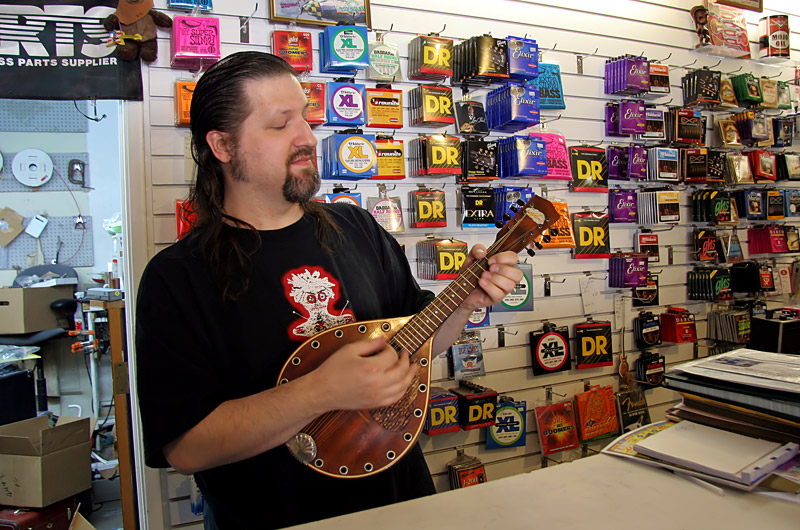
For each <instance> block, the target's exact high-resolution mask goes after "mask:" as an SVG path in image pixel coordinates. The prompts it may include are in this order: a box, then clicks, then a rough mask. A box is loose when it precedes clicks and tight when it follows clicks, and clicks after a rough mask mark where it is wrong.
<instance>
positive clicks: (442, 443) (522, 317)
mask: <svg viewBox="0 0 800 530" xmlns="http://www.w3.org/2000/svg"><path fill="white" fill-rule="evenodd" d="M696 3H698V2H697V1H696V0H672V1H669V2H649V1H637V0H608V1H606V2H602V3H598V2H588V1H572V2H558V1H555V0H554V1H547V0H545V1H538V2H528V1H514V0H495V1H493V2H485V1H476V0H439V1H437V2H435V3H432V2H423V1H420V0H378V1H373V2H371V6H372V26H373V28H378V29H383V30H386V29H388V28H389V27H390V26H392V27H393V29H392V32H391V33H390V34H389V35H388V36H387V37H386V40H387V41H388V42H392V43H395V44H397V45H398V46H399V48H400V53H401V56H402V72H403V75H404V76H405V74H406V71H407V68H406V66H407V65H406V58H407V45H408V42H409V40H410V39H412V38H413V37H414V36H416V35H417V34H425V33H429V32H435V31H440V30H441V29H442V28H443V27H445V26H446V28H445V30H444V31H443V33H442V34H443V36H446V37H451V38H455V39H465V38H468V37H470V36H473V35H480V34H483V33H487V32H490V33H491V34H492V35H494V36H505V35H518V36H519V35H525V34H527V36H528V37H530V38H534V39H536V40H537V41H538V43H539V46H540V47H541V48H542V49H543V50H545V52H544V58H543V60H544V62H550V63H558V64H559V65H560V66H561V71H562V77H563V83H564V91H565V95H566V105H567V108H566V110H563V111H552V110H551V111H543V113H542V114H543V117H544V118H545V119H548V118H555V117H557V116H559V115H560V116H561V119H560V120H559V121H557V122H554V123H551V124H550V126H549V130H551V131H552V130H558V131H560V132H561V133H562V134H564V135H565V137H566V139H567V143H568V145H575V144H578V143H580V142H581V141H588V142H599V141H600V140H605V141H606V144H607V143H608V142H609V141H610V139H607V138H605V137H604V129H603V106H604V104H605V102H606V101H607V98H606V97H605V96H604V95H603V67H604V62H605V60H606V59H607V58H609V57H614V56H618V55H621V54H625V53H632V54H639V53H643V54H644V55H646V56H647V57H649V58H651V59H664V58H666V57H667V56H670V57H669V59H667V60H666V61H665V62H666V63H668V64H670V65H671V66H672V68H671V85H672V94H671V95H670V97H672V98H673V99H674V102H673V104H676V103H677V104H679V103H680V99H681V96H680V85H679V83H680V77H681V76H682V75H683V74H684V73H685V71H686V70H685V69H684V68H680V66H682V65H688V64H690V63H691V64H692V67H701V66H714V67H715V68H717V69H719V70H721V71H723V72H729V71H733V70H735V69H737V68H739V66H742V67H743V71H752V72H753V73H754V74H756V75H762V74H763V75H776V74H780V76H781V78H782V79H784V80H785V79H788V78H790V76H791V72H790V69H789V68H788V67H786V66H784V67H782V68H776V67H766V66H762V65H759V64H756V63H754V62H751V61H738V60H732V59H721V60H719V59H718V58H717V57H710V56H704V55H699V54H696V53H694V52H693V49H694V45H695V43H696V35H695V32H694V25H693V23H692V20H691V17H690V15H689V10H690V8H691V7H692V6H693V5H695V4H696ZM157 4H158V5H160V6H161V7H162V8H163V7H164V6H165V1H164V0H161V1H160V2H157ZM765 4H766V8H767V10H765V13H764V14H768V13H771V12H774V11H777V12H788V13H790V14H791V15H792V16H791V19H790V26H791V27H793V28H798V27H800V19H798V15H800V8H798V7H797V3H796V2H794V1H792V0H780V1H778V0H774V1H773V0H766V1H765ZM255 5H256V4H255V2H252V1H245V0H231V1H227V2H224V3H222V2H220V3H217V4H216V12H215V13H214V14H215V15H216V16H218V17H219V18H220V21H221V27H222V40H223V43H222V54H223V55H227V54H230V53H233V52H235V51H240V50H252V49H255V50H262V51H270V45H269V42H270V35H271V31H272V30H273V29H285V28H286V25H283V24H279V25H272V24H271V23H270V22H269V21H268V19H267V16H268V15H267V7H266V6H265V4H264V3H262V2H259V3H258V4H257V5H258V8H257V10H256V13H255V16H254V17H253V18H252V19H251V21H250V24H251V31H250V44H242V43H240V42H239V24H240V22H239V16H249V15H250V14H251V13H252V12H253V9H254V7H255ZM170 14H171V15H176V14H178V13H177V12H170ZM759 16H760V15H758V14H749V15H748V20H749V21H750V22H751V24H750V30H751V39H750V40H751V41H753V40H755V36H754V35H755V30H756V23H757V21H758V18H759ZM302 29H303V30H305V31H311V32H312V33H314V34H316V33H317V32H318V31H319V29H318V28H315V27H310V26H306V27H302ZM371 37H374V34H371ZM314 42H315V43H316V38H315V39H314ZM792 42H793V43H794V47H795V48H794V51H793V54H794V55H795V57H798V53H800V51H798V49H797V47H798V43H800V34H798V33H794V34H793V35H792ZM169 51H170V50H169V39H168V36H167V34H165V33H162V34H161V36H160V38H159V58H158V60H157V61H156V63H154V64H153V65H152V66H151V67H150V68H146V69H145V70H144V75H145V83H146V85H147V87H146V92H147V94H148V95H147V97H146V101H145V109H144V111H143V116H144V120H145V129H146V133H145V135H144V143H145V145H144V151H145V153H146V154H147V155H148V158H146V160H145V167H146V169H145V176H144V177H145V183H144V188H145V194H146V195H147V204H146V208H147V220H148V234H147V241H148V251H149V253H150V254H153V253H154V252H156V251H158V250H160V249H162V248H164V247H166V246H168V245H169V244H170V243H171V242H172V241H174V239H175V219H174V201H175V200H176V199H178V198H183V197H185V195H186V193H187V190H188V185H187V182H186V181H185V177H184V137H185V130H184V129H180V128H176V127H174V125H173V120H174V112H173V92H174V88H173V86H174V83H175V81H176V80H178V79H181V78H184V77H186V75H187V72H185V71H181V70H175V69H172V68H170V66H169ZM318 51H319V50H317V49H316V47H315V50H314V59H315V65H318V63H319V60H318V59H319V57H318ZM578 54H582V55H586V58H585V61H584V73H583V74H578V73H577V63H576V59H577V57H576V56H577V55H578ZM670 54H671V55H670ZM718 60H719V61H720V63H719V64H717V63H718ZM314 70H315V71H318V67H317V66H315V69H314ZM332 77H333V76H327V75H319V74H313V75H312V76H311V79H312V80H331V78H332ZM358 79H359V80H363V74H359V76H358ZM415 85H416V84H415V83H414V82H408V81H399V82H396V83H394V87H395V88H401V89H403V90H404V91H406V92H407V91H408V90H410V89H411V88H413V87H414V86H415ZM367 86H374V84H373V82H370V81H367ZM455 92H456V94H458V90H457V89H456V90H455ZM486 92H487V90H481V89H478V90H475V91H474V92H473V95H474V97H477V98H478V99H481V98H482V97H484V96H485V94H486ZM668 99H669V98H665V99H664V100H662V101H661V102H662V103H667V102H668ZM406 105H407V98H406ZM405 119H406V121H408V113H407V111H406V114H405ZM333 129H334V128H332V127H325V126H322V127H319V128H317V129H315V134H316V135H317V136H318V138H320V139H321V138H324V137H326V136H328V135H329V134H331V132H332V131H333ZM533 130H538V129H536V128H534V129H533ZM441 131H442V130H439V132H441ZM418 132H425V133H431V129H422V128H413V127H408V126H406V127H405V128H404V129H402V130H401V131H399V132H398V133H397V137H400V138H403V139H405V140H409V139H411V138H413V137H415V136H416V134H417V133H418ZM449 132H453V131H452V128H451V129H449ZM493 136H496V135H493ZM417 183H425V184H429V185H434V186H439V187H442V186H443V187H444V189H445V191H446V192H447V202H448V209H447V216H448V227H447V228H443V229H436V230H430V229H427V230H426V229H407V231H406V232H405V234H402V235H399V236H398V240H399V241H400V242H401V243H405V245H406V252H407V255H408V257H409V260H411V262H412V269H414V261H415V260H416V254H415V249H414V244H415V243H416V241H417V240H419V239H421V238H424V237H425V234H426V233H430V232H432V233H435V234H437V235H447V236H453V237H456V238H458V239H461V240H464V241H467V242H468V243H470V244H473V243H477V242H482V243H488V242H491V241H492V240H493V239H494V232H495V231H494V230H491V229H465V230H462V229H461V228H460V227H459V226H458V223H457V214H458V212H457V211H456V204H457V202H456V198H455V189H456V186H455V184H454V180H453V179H452V177H448V178H444V179H442V178H438V179H437V178H407V179H405V180H403V181H399V182H396V183H395V182H391V183H389V187H391V185H394V184H396V185H397V188H396V190H395V192H394V193H393V195H399V196H400V197H401V198H403V200H404V201H405V200H406V197H407V192H408V191H409V190H411V189H414V188H415V187H416V184H417ZM332 184H333V183H332V182H330V181H325V182H324V183H323V191H331V188H332ZM543 184H546V185H547V187H548V188H549V189H550V198H554V199H561V200H565V201H567V202H568V204H569V206H570V210H571V211H572V212H574V211H577V210H580V209H581V207H583V206H590V207H592V208H595V209H601V208H603V207H605V206H606V200H607V198H606V196H605V195H602V194H591V193H572V192H569V191H567V190H566V187H565V185H564V184H562V183H559V182H554V181H536V182H532V185H533V187H534V190H535V191H537V192H538V191H541V186H542V185H543ZM620 184H622V185H623V187H628V186H630V185H629V184H627V183H620ZM782 185H783V184H782ZM679 188H680V189H681V190H684V191H685V190H686V187H685V186H679ZM357 191H359V192H361V193H362V195H363V197H364V198H366V197H368V196H376V195H377V192H376V184H375V183H374V182H359V183H358V188H357ZM681 215H682V218H683V219H684V220H688V219H689V215H690V210H689V204H688V200H687V196H686V193H685V192H684V193H682V208H681ZM406 221H407V219H406ZM635 228H636V227H635V226H625V225H619V224H617V225H612V229H611V247H612V248H620V249H622V250H631V248H632V246H633V234H634V232H635ZM690 231H691V228H690V226H689V223H688V222H684V223H683V224H682V225H681V226H680V227H678V228H676V229H674V230H672V231H669V232H663V233H661V234H660V236H661V242H662V245H672V246H673V247H674V249H675V261H674V263H673V264H671V265H667V264H665V263H664V261H665V260H666V256H665V255H666V251H665V250H662V264H661V265H659V267H658V269H661V271H662V272H661V276H660V281H661V304H662V306H661V307H660V308H658V311H659V312H660V311H661V310H663V309H665V308H666V306H667V305H676V304H677V305H680V306H682V307H686V308H688V309H689V310H690V311H693V312H695V313H696V314H697V318H698V322H697V327H698V336H700V337H703V338H704V337H705V336H706V316H705V315H706V311H707V310H708V304H705V303H700V302H690V301H688V300H687V299H686V290H685V285H684V283H685V275H686V271H687V270H690V269H691V267H692V265H691V263H690V262H689V254H688V253H687V252H688V250H689V247H690V245H689V233H690ZM523 256H524V254H523ZM532 261H533V263H534V264H535V271H534V273H535V280H534V282H533V288H534V294H535V298H536V309H535V311H533V312H529V313H518V314H505V315H502V316H501V317H500V319H499V320H496V321H494V322H493V324H495V325H493V326H492V327H489V328H486V329H484V330H482V331H481V335H482V337H483V338H484V339H485V343H484V354H485V362H486V369H487V372H488V373H487V375H486V376H485V377H483V378H480V379H479V380H478V382H479V383H480V384H482V385H485V386H488V387H491V388H494V389H496V390H498V391H499V392H501V393H503V394H508V395H512V396H513V397H514V398H515V399H521V400H526V401H527V406H528V410H529V411H532V410H533V408H534V407H535V406H538V405H541V404H544V402H545V394H546V387H551V388H552V389H553V390H554V392H556V393H558V394H563V395H565V396H568V397H569V396H572V395H574V394H575V393H576V392H580V391H582V390H583V387H584V384H585V383H591V384H612V385H614V386H615V387H616V386H617V376H616V375H615V374H616V368H615V367H607V368H594V369H589V370H580V371H579V370H571V371H569V372H565V373H562V374H559V375H551V376H546V377H537V378H534V377H532V373H531V368H530V366H531V361H530V351H529V350H530V349H529V347H528V344H527V333H528V332H529V331H531V330H536V329H540V328H541V324H542V321H543V320H545V319H548V320H550V321H555V322H557V323H558V324H560V325H562V324H564V325H569V326H570V328H572V325H573V324H575V323H576V322H579V321H582V320H583V319H584V315H583V309H582V306H581V301H580V297H579V295H580V288H579V284H578V279H579V278H580V277H581V276H583V274H584V271H589V272H591V273H592V274H593V275H595V276H600V277H604V276H605V275H606V273H607V270H608V260H604V259H598V260H574V259H573V258H572V257H571V255H570V253H569V251H565V250H563V251H559V250H555V251H544V252H539V253H537V256H536V257H535V258H534V259H533V260H532ZM543 274H550V275H551V276H553V279H554V280H555V281H559V282H560V281H561V280H562V279H563V280H565V281H564V283H555V284H554V285H553V294H552V296H551V297H550V298H544V296H543V295H544V293H543V289H544V279H543V278H542V275H543ZM421 283H422V284H423V286H424V287H426V288H430V289H432V290H435V291H438V290H441V289H442V288H443V287H444V286H445V285H446V283H443V282H421ZM615 294H618V293H616V290H614V289H609V288H608V287H607V283H605V282H603V287H602V289H601V297H602V300H603V303H604V304H605V307H606V308H607V309H606V311H604V312H603V313H602V314H596V313H595V314H594V315H593V316H594V318H595V319H606V320H611V321H612V322H615V333H614V336H613V341H614V352H615V353H619V352H620V350H621V349H622V347H623V343H624V348H625V350H626V351H627V352H628V355H629V357H628V359H629V361H630V362H632V361H633V360H634V359H635V358H636V356H637V355H638V353H637V352H636V351H635V350H634V348H633V339H632V336H631V333H630V329H631V325H630V322H631V320H630V319H631V314H632V313H629V314H628V315H627V316H626V317H625V318H624V319H623V322H616V321H614V314H613V311H614V310H613V301H614V296H615ZM626 303H627V304H628V305H629V304H630V301H629V300H628V301H627V302H626ZM497 323H501V324H503V325H504V327H505V330H506V331H508V332H510V334H506V335H505V346H504V347H500V346H499V333H500V332H499V331H498V328H497V326H496V324H497ZM623 325H624V331H621V330H620V328H621V327H622V326H623ZM571 331H572V329H571ZM707 345H708V342H706V341H705V340H702V341H700V342H699V346H700V347H699V354H700V355H705V352H706V347H707ZM693 346H694V345H692V344H684V345H675V344H665V345H663V346H662V347H660V348H658V351H659V352H661V353H663V354H664V355H666V357H667V361H668V363H669V364H674V363H679V362H682V361H685V360H687V359H691V358H692V357H693V355H694V347H693ZM433 373H434V378H435V379H436V381H435V383H436V384H440V385H443V386H453V385H454V382H453V381H450V380H449V379H447V376H446V368H445V365H444V363H443V362H442V361H440V360H436V361H434V363H433ZM646 395H647V399H648V402H649V404H650V407H651V414H652V416H653V418H654V419H658V418H661V417H663V412H664V410H666V409H667V408H668V407H669V406H671V405H672V404H674V403H675V402H676V400H677V397H678V396H677V394H675V393H673V392H671V391H667V390H664V389H652V390H648V391H647V393H646ZM528 420H529V425H528V442H527V446H526V447H524V448H517V449H504V450H500V451H491V452H490V451H486V450H485V448H484V446H483V442H484V436H485V435H484V433H483V432H481V431H477V430H476V431H469V432H464V431H461V432H455V433H450V434H445V435H439V436H435V437H431V438H429V437H427V436H425V435H423V436H422V437H421V443H422V447H423V450H424V451H425V454H426V458H427V461H428V464H429V467H430V469H431V472H432V473H433V474H434V479H435V481H436V484H437V488H438V489H439V490H445V489H447V487H448V486H447V476H446V473H445V470H446V464H447V462H448V461H450V460H452V459H453V458H454V457H455V455H456V448H460V449H463V450H464V451H465V452H466V453H467V454H469V455H472V456H478V457H480V458H481V459H482V460H483V461H484V463H485V464H486V470H487V476H488V479H489V480H497V479H499V478H502V477H505V476H509V475H513V474H517V473H522V472H526V471H530V470H533V469H537V468H539V467H540V466H541V462H542V459H541V453H540V450H539V444H538V441H537V437H536V432H535V424H534V422H533V420H532V415H531V414H530V413H529V414H528ZM599 447H601V446H596V447H594V449H597V448H599ZM579 456H580V452H579V451H573V452H569V453H567V454H562V455H559V456H556V459H557V460H558V459H560V458H561V459H565V460H569V459H572V458H576V457H579ZM165 481H166V487H165V489H164V491H163V498H164V499H165V502H167V505H166V510H165V519H167V521H166V522H165V524H166V525H168V526H169V525H171V526H175V525H181V524H186V523H191V522H192V521H197V520H198V518H197V517H195V516H193V515H192V514H191V513H190V512H189V509H188V504H189V501H188V485H187V482H186V481H185V479H184V477H182V476H180V475H177V474H175V473H168V474H167V475H166V477H165ZM149 487H157V484H150V486H149ZM153 513H156V512H155V511H154V512H153ZM160 524H161V521H160V520H158V517H155V518H153V519H152V520H151V521H150V525H151V527H153V528H157V527H159V525H160ZM196 526H197V527H198V528H199V525H196Z"/></svg>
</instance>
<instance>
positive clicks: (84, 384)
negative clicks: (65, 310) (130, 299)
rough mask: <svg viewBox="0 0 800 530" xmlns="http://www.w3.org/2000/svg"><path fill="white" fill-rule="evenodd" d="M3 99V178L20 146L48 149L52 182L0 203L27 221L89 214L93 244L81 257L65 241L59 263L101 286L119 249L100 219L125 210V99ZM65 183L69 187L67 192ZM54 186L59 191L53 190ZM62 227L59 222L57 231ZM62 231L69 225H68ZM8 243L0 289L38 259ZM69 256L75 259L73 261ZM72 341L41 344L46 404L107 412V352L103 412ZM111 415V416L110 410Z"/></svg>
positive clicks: (82, 283)
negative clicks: (81, 176) (71, 162)
mask: <svg viewBox="0 0 800 530" xmlns="http://www.w3.org/2000/svg"><path fill="white" fill-rule="evenodd" d="M0 103H2V105H4V107H3V109H4V112H7V113H8V114H7V115H6V116H5V117H4V119H3V120H2V124H3V125H2V127H0V151H1V152H2V153H3V158H4V162H5V164H4V166H5V169H4V172H3V174H2V179H7V180H9V185H11V182H13V181H14V176H13V173H12V171H11V162H12V160H13V156H14V155H15V154H16V153H18V152H20V151H22V150H23V149H39V150H41V151H44V152H45V153H47V154H48V155H49V156H50V157H51V159H52V160H53V162H54V171H53V176H52V177H51V179H50V181H48V182H47V183H46V184H45V185H43V186H42V187H40V188H24V187H22V186H13V188H12V189H14V190H16V189H18V188H19V189H21V190H22V191H8V190H6V189H4V190H3V192H2V193H0V208H11V209H13V210H14V211H15V212H17V213H18V214H19V215H21V216H23V217H24V218H25V219H26V220H27V219H29V218H31V217H33V216H34V215H43V216H45V217H46V218H48V219H50V218H75V217H77V216H78V215H79V213H80V214H81V215H83V216H84V217H86V218H87V219H90V221H89V222H88V224H87V226H88V227H89V230H87V232H86V234H84V238H85V239H84V240H83V242H82V243H81V245H84V246H85V247H87V248H91V252H89V253H88V254H85V255H84V253H83V252H82V251H81V253H80V254H78V255H77V256H76V252H77V248H76V247H70V248H67V247H65V248H64V249H62V251H61V253H60V254H59V263H61V264H64V265H69V266H72V267H73V268H74V269H75V270H76V272H77V273H78V276H79V285H78V287H77V290H78V291H82V290H84V289H85V288H87V287H91V286H93V285H96V284H95V283H94V282H93V280H92V277H93V276H95V275H96V274H98V273H103V272H104V271H106V270H107V264H108V262H109V261H110V260H111V259H112V254H113V250H114V244H113V238H112V237H111V236H110V235H108V234H107V233H106V232H105V230H104V229H103V221H104V220H106V219H111V218H113V217H114V216H115V215H117V214H118V213H119V212H120V204H121V198H120V189H121V188H120V155H119V140H118V133H119V111H120V108H121V107H120V103H119V102H117V101H105V100H100V101H97V102H85V101H84V102H80V103H78V102H75V103H73V102H72V101H36V100H3V101H2V102H0ZM95 103H96V108H95ZM95 111H96V112H97V114H96V115H97V116H104V115H105V117H104V118H103V119H102V120H100V121H93V120H89V119H87V118H85V117H84V116H81V114H80V113H83V114H84V115H89V116H95ZM60 120H63V121H67V122H69V123H70V124H76V125H75V126H74V127H69V129H70V130H69V131H65V130H64V129H63V128H62V127H61V126H60V125H59V123H60ZM30 122H34V123H38V122H42V123H47V124H48V125H45V126H44V127H42V128H40V129H38V130H37V128H36V127H32V126H30ZM64 154H74V155H76V156H77V158H78V159H80V160H82V161H83V162H85V163H86V166H85V178H86V186H87V188H85V189H81V188H80V187H79V186H75V185H71V184H70V185H68V186H67V185H64V182H63V181H66V180H68V168H67V163H66V161H67V158H65V155H64ZM60 162H63V164H61V163H60ZM62 179H63V181H62ZM1 181H2V180H0V182H1ZM67 187H68V188H69V191H67V190H66V189H67ZM23 188H24V190H23ZM54 188H55V189H56V190H57V191H53V189H54ZM49 226H51V227H52V226H55V224H51V225H49ZM47 230H48V227H45V231H44V232H43V233H42V235H43V237H44V236H45V235H46V234H47ZM61 230H62V228H61V227H59V231H61ZM63 230H66V231H69V228H63ZM75 233H78V232H77V231H75ZM66 236H67V237H69V238H70V239H73V237H77V236H73V235H71V234H66ZM26 239H31V236H30V235H28V234H26V233H24V232H23V233H22V234H20V235H19V236H18V238H17V239H16V240H15V241H14V242H13V243H12V245H14V244H18V243H22V242H23V240H26ZM78 240H80V239H79V238H78ZM50 243H51V239H50V238H48V239H47V244H43V245H42V257H41V259H43V263H50V262H51V260H53V259H54V258H55V249H54V248H53V246H52V245H50ZM11 248H12V247H11V245H9V247H8V248H5V249H4V248H0V264H1V265H0V286H2V287H7V286H9V285H11V284H12V282H13V281H14V279H15V278H16V276H17V274H18V272H19V268H21V269H25V268H27V266H28V265H34V264H39V263H38V262H35V261H31V262H28V260H19V259H17V258H19V256H18V253H16V252H10V251H9V249H11ZM73 249H75V250H73ZM3 253H6V254H5V255H3ZM72 256H75V258H73V259H72V260H71V259H70V258H71V257H72ZM78 258H79V259H78ZM76 260H77V261H76ZM15 267H16V268H15ZM71 343H72V340H71V339H63V340H58V341H54V342H51V343H48V344H47V345H45V346H44V349H43V350H42V351H43V353H44V355H45V356H46V362H45V366H46V374H45V375H46V377H47V386H48V396H50V399H49V408H50V410H51V411H53V412H54V413H55V414H68V415H79V414H80V415H83V416H95V417H97V416H98V415H100V417H101V418H102V417H105V414H106V413H107V412H109V409H108V408H107V406H108V405H109V404H110V402H111V396H112V388H111V368H110V366H111V363H110V358H109V357H108V356H104V357H101V359H100V363H99V366H98V369H99V376H98V379H99V380H100V381H99V385H100V386H99V398H100V404H101V410H99V411H92V395H91V383H90V380H89V376H88V374H87V370H86V365H85V362H84V361H85V359H84V358H83V356H82V355H78V354H73V353H70V349H69V346H70V344H71ZM109 421H113V415H112V416H111V419H110V420H109Z"/></svg>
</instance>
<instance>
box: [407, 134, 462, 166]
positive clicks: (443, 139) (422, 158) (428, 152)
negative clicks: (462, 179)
mask: <svg viewBox="0 0 800 530" xmlns="http://www.w3.org/2000/svg"><path fill="white" fill-rule="evenodd" d="M461 156H462V154H461V140H460V139H458V138H456V137H455V136H447V135H442V134H435V135H432V136H420V137H417V138H414V139H412V140H410V141H409V142H408V163H409V169H410V171H411V175H413V176H420V175H437V176H439V175H460V174H461V172H462V170H461Z"/></svg>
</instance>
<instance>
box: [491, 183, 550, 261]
mask: <svg viewBox="0 0 800 530" xmlns="http://www.w3.org/2000/svg"><path fill="white" fill-rule="evenodd" d="M519 202H520V203H521V202H522V201H519ZM559 217H560V215H559V214H558V212H557V211H556V209H555V207H554V206H553V205H552V204H551V203H550V201H548V200H547V199H545V198H543V197H540V196H538V195H534V196H533V197H532V198H531V199H530V200H529V201H528V202H526V203H524V204H523V205H522V206H520V208H519V210H517V213H516V214H515V215H514V217H512V218H511V220H509V221H508V223H506V224H505V225H504V226H503V227H502V228H501V229H500V231H499V232H498V234H497V239H496V241H495V244H494V245H492V249H493V250H495V249H496V250H495V252H504V251H506V250H510V251H512V252H514V253H518V252H520V251H521V250H522V249H524V248H525V247H527V246H528V245H530V244H531V243H533V242H534V241H535V240H536V239H538V238H539V236H540V235H542V234H543V233H545V230H547V229H548V228H549V227H550V225H552V224H553V223H555V222H556V221H557V220H558V218H559ZM545 237H547V236H545Z"/></svg>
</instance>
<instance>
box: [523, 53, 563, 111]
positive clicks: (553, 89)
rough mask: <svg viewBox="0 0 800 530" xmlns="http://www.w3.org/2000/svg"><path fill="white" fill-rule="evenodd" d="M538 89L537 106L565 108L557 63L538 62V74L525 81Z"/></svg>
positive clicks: (559, 69) (559, 68)
mask: <svg viewBox="0 0 800 530" xmlns="http://www.w3.org/2000/svg"><path fill="white" fill-rule="evenodd" d="M526 85H530V86H533V87H535V88H536V89H538V92H539V108H542V109H565V108H567V104H566V103H565V102H564V88H563V85H562V83H561V67H560V66H558V65H557V64H551V63H539V75H538V76H537V77H536V78H535V79H532V80H530V81H528V82H527V83H526Z"/></svg>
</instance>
